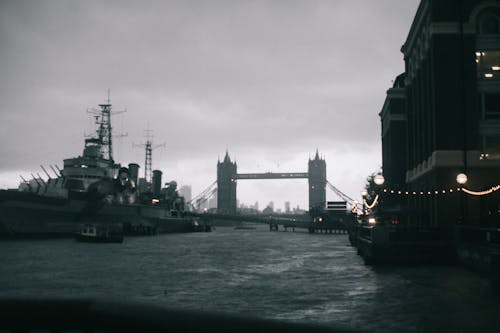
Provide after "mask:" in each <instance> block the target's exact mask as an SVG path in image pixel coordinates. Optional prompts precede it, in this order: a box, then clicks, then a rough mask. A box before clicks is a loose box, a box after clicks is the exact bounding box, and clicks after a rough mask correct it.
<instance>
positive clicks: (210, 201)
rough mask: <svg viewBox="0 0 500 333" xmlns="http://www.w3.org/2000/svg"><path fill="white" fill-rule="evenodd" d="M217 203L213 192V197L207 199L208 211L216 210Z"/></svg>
mask: <svg viewBox="0 0 500 333" xmlns="http://www.w3.org/2000/svg"><path fill="white" fill-rule="evenodd" d="M217 202H218V201H217V192H215V193H214V195H213V197H211V198H210V199H208V209H217Z"/></svg>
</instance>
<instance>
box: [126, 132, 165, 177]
mask: <svg viewBox="0 0 500 333" xmlns="http://www.w3.org/2000/svg"><path fill="white" fill-rule="evenodd" d="M144 132H145V135H144V136H145V137H146V143H142V144H139V145H134V146H135V147H144V148H145V149H146V157H145V161H144V179H145V180H146V182H148V183H151V181H152V174H153V150H154V149H156V148H159V147H165V143H163V144H160V145H156V146H153V134H152V133H153V130H151V129H149V126H148V128H147V129H145V130H144Z"/></svg>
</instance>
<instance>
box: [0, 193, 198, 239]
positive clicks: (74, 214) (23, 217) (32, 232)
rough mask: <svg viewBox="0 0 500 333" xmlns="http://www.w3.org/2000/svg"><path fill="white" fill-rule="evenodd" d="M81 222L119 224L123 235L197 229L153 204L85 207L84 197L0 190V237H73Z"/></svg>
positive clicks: (182, 218)
mask: <svg viewBox="0 0 500 333" xmlns="http://www.w3.org/2000/svg"><path fill="white" fill-rule="evenodd" d="M84 223H100V224H103V225H106V224H121V225H122V226H123V230H124V232H125V235H149V234H159V233H173V232H193V231H199V228H197V227H196V222H195V221H194V220H193V219H192V218H188V217H172V216H170V212H169V211H168V210H167V209H165V208H163V207H161V206H153V205H141V204H136V205H114V204H107V205H103V206H100V207H98V208H95V207H94V208H93V209H90V210H89V202H88V201H86V200H76V199H62V198H48V197H43V196H39V195H35V194H32V193H20V192H13V191H0V238H54V237H73V236H74V235H75V233H77V232H78V231H79V229H80V227H81V225H82V224H84Z"/></svg>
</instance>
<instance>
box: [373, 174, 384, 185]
mask: <svg viewBox="0 0 500 333" xmlns="http://www.w3.org/2000/svg"><path fill="white" fill-rule="evenodd" d="M373 182H374V183H375V185H378V186H380V185H383V184H384V182H385V178H384V176H382V175H381V174H378V175H376V176H375V177H373Z"/></svg>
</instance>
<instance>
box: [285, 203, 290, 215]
mask: <svg viewBox="0 0 500 333" xmlns="http://www.w3.org/2000/svg"><path fill="white" fill-rule="evenodd" d="M290 212H291V210H290V201H285V213H287V214H288V213H290Z"/></svg>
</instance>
